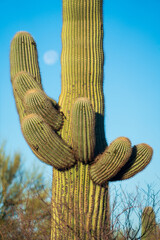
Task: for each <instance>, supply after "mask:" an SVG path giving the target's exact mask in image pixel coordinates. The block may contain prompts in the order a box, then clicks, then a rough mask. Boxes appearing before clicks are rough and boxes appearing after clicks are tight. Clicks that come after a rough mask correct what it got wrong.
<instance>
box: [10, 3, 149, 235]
mask: <svg viewBox="0 0 160 240" xmlns="http://www.w3.org/2000/svg"><path fill="white" fill-rule="evenodd" d="M102 4H103V1H102V0H97V1H92V0H77V1H71V0H63V27H62V55H61V65H62V75H61V76H62V89H61V95H60V98H59V103H56V102H55V101H54V100H52V99H51V98H49V97H48V96H46V94H45V93H44V92H43V88H42V85H41V78H40V71H39V67H38V56H37V50H36V43H35V41H34V39H33V38H32V36H31V35H30V34H29V33H26V32H19V33H17V34H16V35H15V37H14V38H13V40H12V43H11V53H10V61H11V81H12V84H13V91H14V96H15V101H16V106H17V110H18V113H19V116H20V122H21V127H22V132H23V135H24V137H25V139H26V141H27V142H28V144H29V146H30V147H31V149H32V151H33V152H34V153H35V154H36V156H37V157H38V158H39V159H40V160H42V161H44V162H45V163H47V164H50V165H51V166H53V187H52V225H51V229H52V231H51V232H52V234H51V239H52V240H53V239H57V240H59V239H75V240H76V239H84V240H85V239H86V240H87V239H99V240H100V239H101V240H103V239H105V236H106V230H107V227H108V226H109V219H108V216H109V201H108V181H113V180H121V179H127V178H129V177H132V176H134V175H135V174H136V173H137V172H139V171H141V170H142V169H143V168H144V167H145V166H146V165H147V164H148V163H149V161H150V160H151V157H152V149H151V147H150V146H148V145H146V144H142V145H143V147H142V150H141V147H140V150H139V147H136V146H135V147H134V148H132V147H131V143H130V141H129V140H128V139H127V138H125V137H120V138H118V139H116V140H115V141H113V143H111V144H110V145H109V146H107V142H106V140H105V134H104V95H103V19H102ZM63 116H64V117H63ZM135 148H136V149H138V150H137V151H134V149H135ZM133 152H134V157H133V156H132V155H133ZM144 153H145V154H144Z"/></svg>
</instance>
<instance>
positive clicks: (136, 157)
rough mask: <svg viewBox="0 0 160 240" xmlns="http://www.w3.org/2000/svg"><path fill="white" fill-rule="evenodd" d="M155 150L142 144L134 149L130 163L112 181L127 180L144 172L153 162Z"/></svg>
mask: <svg viewBox="0 0 160 240" xmlns="http://www.w3.org/2000/svg"><path fill="white" fill-rule="evenodd" d="M152 154H153V150H152V148H151V147H150V146H149V145H147V144H145V143H141V144H138V145H135V146H134V147H133V148H132V155H131V156H130V158H129V160H128V162H127V163H126V164H125V165H124V166H123V167H122V168H121V170H120V171H119V172H118V173H117V175H116V176H115V177H113V178H112V179H110V181H117V180H125V179H128V178H131V177H133V176H134V175H135V174H137V173H138V172H140V171H142V170H143V169H144V168H145V167H146V166H147V165H148V164H149V163H150V161H151V159H152Z"/></svg>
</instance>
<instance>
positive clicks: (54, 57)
mask: <svg viewBox="0 0 160 240" xmlns="http://www.w3.org/2000/svg"><path fill="white" fill-rule="evenodd" d="M43 59H44V62H45V64H47V65H53V64H55V63H56V62H57V61H58V53H57V52H56V51H54V50H49V51H47V52H45V53H44V56H43Z"/></svg>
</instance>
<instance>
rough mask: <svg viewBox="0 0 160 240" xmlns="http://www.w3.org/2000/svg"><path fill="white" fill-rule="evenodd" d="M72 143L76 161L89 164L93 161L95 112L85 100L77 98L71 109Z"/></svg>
mask: <svg viewBox="0 0 160 240" xmlns="http://www.w3.org/2000/svg"><path fill="white" fill-rule="evenodd" d="M71 129H72V142H73V149H74V153H75V156H76V158H77V160H79V161H81V162H84V163H89V162H91V161H92V160H93V159H94V149H95V112H94V110H93V108H92V105H91V102H90V100H89V99H87V98H78V99H77V100H76V101H75V103H74V105H73V108H72V116H71Z"/></svg>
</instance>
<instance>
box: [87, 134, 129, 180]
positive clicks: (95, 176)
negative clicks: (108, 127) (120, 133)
mask: <svg viewBox="0 0 160 240" xmlns="http://www.w3.org/2000/svg"><path fill="white" fill-rule="evenodd" d="M131 153H132V148H131V142H130V140H129V139H128V138H125V137H119V138H117V139H116V140H114V141H113V142H112V143H111V144H110V145H109V146H108V147H107V148H106V150H105V151H104V153H103V154H102V155H99V156H97V158H96V159H95V162H94V163H93V164H92V165H91V166H90V176H91V178H92V180H93V181H94V182H95V183H97V184H105V183H106V182H107V181H108V180H110V178H112V177H113V176H115V175H116V174H117V172H118V171H119V170H120V169H121V168H122V167H123V166H124V165H125V164H126V162H127V161H128V159H129V157H130V156H131Z"/></svg>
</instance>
